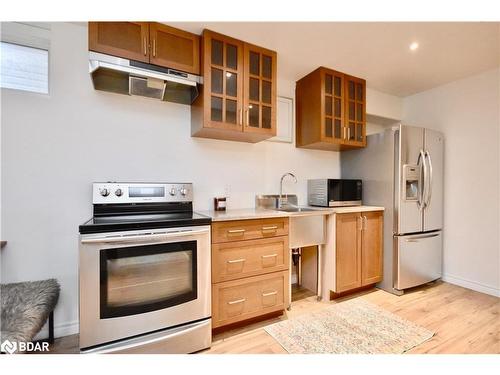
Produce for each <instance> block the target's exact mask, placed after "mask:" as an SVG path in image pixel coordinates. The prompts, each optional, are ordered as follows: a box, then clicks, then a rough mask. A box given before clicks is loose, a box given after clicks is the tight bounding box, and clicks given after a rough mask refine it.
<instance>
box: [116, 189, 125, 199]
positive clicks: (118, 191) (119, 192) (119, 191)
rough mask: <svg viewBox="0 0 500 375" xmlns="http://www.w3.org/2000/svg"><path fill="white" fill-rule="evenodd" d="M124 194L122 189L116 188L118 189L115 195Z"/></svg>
mask: <svg viewBox="0 0 500 375" xmlns="http://www.w3.org/2000/svg"><path fill="white" fill-rule="evenodd" d="M122 194H123V192H122V189H116V190H115V195H116V196H117V197H121V196H122Z"/></svg>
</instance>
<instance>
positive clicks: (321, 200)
mask: <svg viewBox="0 0 500 375" xmlns="http://www.w3.org/2000/svg"><path fill="white" fill-rule="evenodd" d="M362 194H363V183H362V182H361V180H345V179H338V180H335V179H329V178H325V179H315V180H308V181H307V202H308V204H309V205H310V206H320V207H341V206H361V199H362Z"/></svg>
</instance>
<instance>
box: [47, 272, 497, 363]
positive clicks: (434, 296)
mask: <svg viewBox="0 0 500 375" xmlns="http://www.w3.org/2000/svg"><path fill="white" fill-rule="evenodd" d="M301 295H302V296H307V295H310V293H307V292H306V291H304V290H296V293H294V297H297V296H301ZM351 298H362V299H364V300H367V301H369V302H371V303H374V304H376V305H379V306H380V307H382V308H384V309H386V310H388V311H390V312H392V313H394V314H397V315H399V316H401V317H403V318H406V319H408V320H410V321H412V322H414V323H417V324H419V325H421V326H423V327H425V328H428V329H429V330H432V331H434V332H436V334H435V336H434V337H433V338H432V339H431V340H429V341H427V342H425V343H423V344H421V345H419V346H417V347H415V348H413V349H412V350H410V351H409V353H496V354H499V353H500V317H499V310H500V299H498V298H496V297H493V296H489V295H486V294H482V293H478V292H474V291H471V290H469V289H464V288H461V287H459V286H456V285H452V284H448V283H444V282H436V283H433V284H430V285H427V286H424V287H419V288H416V289H414V290H411V291H409V292H407V293H405V294H404V295H403V296H400V297H398V296H395V295H392V294H390V293H387V292H384V291H382V290H378V289H374V290H371V291H367V292H362V293H359V294H356V295H354V296H349V297H344V298H342V299H339V300H336V301H330V302H318V301H317V299H316V297H315V296H307V297H306V298H303V299H298V300H295V298H294V302H292V309H291V310H290V311H286V312H285V314H283V315H282V316H280V317H277V318H274V319H268V320H266V321H263V322H259V323H254V324H252V325H250V326H246V327H243V328H239V329H234V330H231V331H226V332H223V333H220V334H217V335H215V336H214V338H213V344H212V347H211V348H210V349H208V350H205V351H203V352H202V353H254V354H255V353H280V354H286V351H285V350H284V349H283V348H282V347H281V346H280V344H279V343H278V342H277V341H276V340H274V339H273V338H272V337H271V336H270V335H269V334H267V332H266V331H264V329H263V328H262V327H264V326H266V325H268V324H271V323H274V322H278V321H280V320H283V319H293V317H295V316H298V315H301V314H307V313H309V312H313V311H319V310H321V309H324V308H325V307H327V306H329V305H331V304H335V303H341V302H342V301H344V300H346V299H351ZM50 352H51V353H77V352H78V335H73V336H67V337H63V338H60V339H57V340H56V342H55V343H54V345H53V346H52V347H51V351H50Z"/></svg>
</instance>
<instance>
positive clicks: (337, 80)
mask: <svg viewBox="0 0 500 375" xmlns="http://www.w3.org/2000/svg"><path fill="white" fill-rule="evenodd" d="M322 82H323V88H322V90H321V91H322V93H323V98H324V101H323V103H324V104H323V106H324V109H323V111H322V112H323V114H324V118H323V121H324V125H323V130H322V136H323V137H324V138H326V140H329V141H341V140H342V139H343V137H344V132H343V125H342V123H343V119H344V90H343V87H344V76H343V74H342V73H338V72H335V71H333V70H325V71H324V72H323V73H322Z"/></svg>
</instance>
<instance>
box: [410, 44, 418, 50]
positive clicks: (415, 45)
mask: <svg viewBox="0 0 500 375" xmlns="http://www.w3.org/2000/svg"><path fill="white" fill-rule="evenodd" d="M417 49H418V43H417V42H413V43H412V44H410V51H416V50H417Z"/></svg>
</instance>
